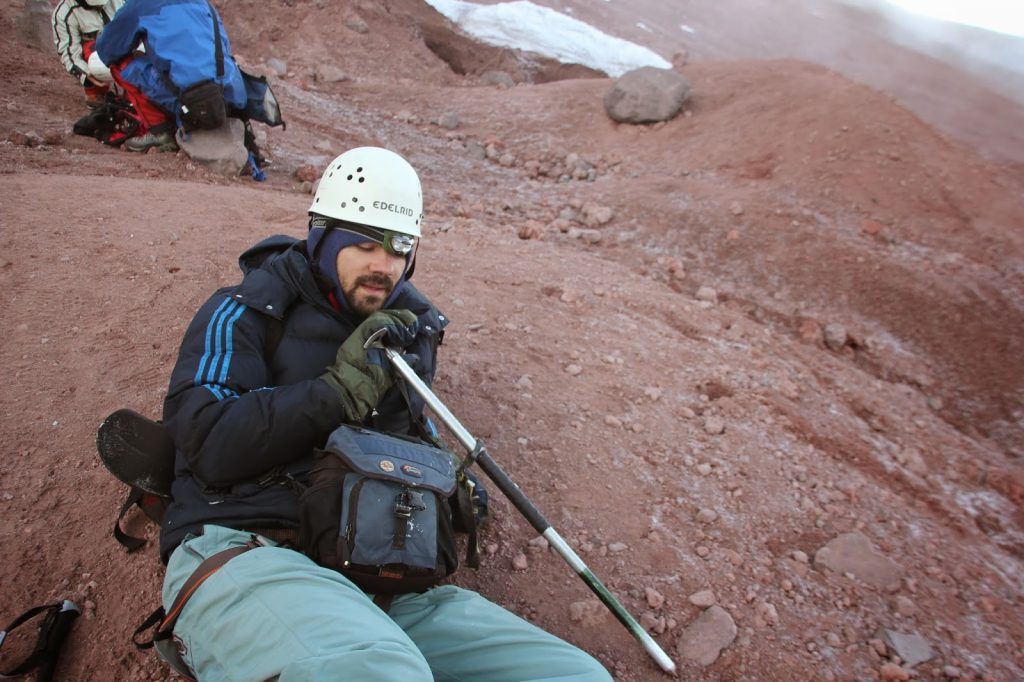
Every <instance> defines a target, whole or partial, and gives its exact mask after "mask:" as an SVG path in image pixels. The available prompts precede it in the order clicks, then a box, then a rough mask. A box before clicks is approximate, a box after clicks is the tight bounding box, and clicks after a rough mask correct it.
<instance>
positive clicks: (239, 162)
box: [178, 118, 249, 177]
mask: <svg viewBox="0 0 1024 682" xmlns="http://www.w3.org/2000/svg"><path fill="white" fill-rule="evenodd" d="M178 146H179V147H181V149H182V151H184V152H185V153H186V154H188V155H189V157H190V158H191V159H192V160H193V161H196V162H198V163H201V164H203V165H204V166H206V167H207V168H209V169H210V170H212V171H213V172H215V173H220V174H221V175H226V176H229V177H230V176H235V175H239V174H241V172H242V170H243V169H244V168H245V164H246V162H247V161H248V160H249V152H248V151H247V150H246V148H245V124H244V123H243V122H242V121H241V120H239V119H237V118H229V119H228V120H227V123H225V124H224V125H222V126H221V127H220V128H217V129H216V130H193V131H192V132H190V133H183V132H182V131H181V130H179V131H178Z"/></svg>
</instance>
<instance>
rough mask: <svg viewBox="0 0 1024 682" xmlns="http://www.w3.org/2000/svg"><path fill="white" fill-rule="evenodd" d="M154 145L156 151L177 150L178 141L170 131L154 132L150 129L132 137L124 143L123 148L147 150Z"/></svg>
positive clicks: (133, 150)
mask: <svg viewBox="0 0 1024 682" xmlns="http://www.w3.org/2000/svg"><path fill="white" fill-rule="evenodd" d="M154 147H156V150H157V151H158V152H176V151H178V143H177V142H176V141H175V140H174V135H173V134H172V133H171V132H170V131H164V132H162V133H154V132H153V131H152V130H151V131H149V132H148V133H146V134H145V135H139V136H137V137H133V138H131V139H130V140H128V141H126V142H125V143H124V148H125V149H127V150H128V151H130V152H147V151H149V150H150V149H152V148H154Z"/></svg>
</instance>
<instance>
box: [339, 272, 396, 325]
mask: <svg viewBox="0 0 1024 682" xmlns="http://www.w3.org/2000/svg"><path fill="white" fill-rule="evenodd" d="M364 284H365V285H369V286H373V287H381V288H383V289H384V291H383V292H382V293H381V294H366V293H361V292H360V291H359V287H360V286H362V285H364ZM394 288H395V282H394V280H392V279H391V278H390V277H388V276H387V275H382V274H376V275H362V276H361V277H357V278H356V279H355V281H354V282H352V286H350V287H348V288H347V289H342V293H343V294H344V295H345V301H346V302H348V307H349V308H351V309H352V310H353V311H355V312H356V313H358V314H359V315H362V316H364V317H365V316H367V315H370V314H371V313H375V312H377V311H378V310H380V309H381V308H382V307H383V306H384V302H385V301H386V300H388V296H390V295H391V292H392V291H393V290H394Z"/></svg>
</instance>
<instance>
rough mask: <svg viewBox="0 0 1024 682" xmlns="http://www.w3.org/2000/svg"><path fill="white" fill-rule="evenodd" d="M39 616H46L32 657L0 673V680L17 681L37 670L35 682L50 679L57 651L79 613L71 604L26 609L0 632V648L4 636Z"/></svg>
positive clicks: (41, 623)
mask: <svg viewBox="0 0 1024 682" xmlns="http://www.w3.org/2000/svg"><path fill="white" fill-rule="evenodd" d="M40 613H46V616H45V617H44V618H43V619H42V621H41V622H40V623H39V636H38V638H37V639H36V645H35V647H34V648H33V649H32V653H30V654H29V655H28V657H27V658H25V660H23V661H22V662H21V663H19V664H18V665H16V666H14V668H12V669H11V670H4V671H0V677H17V676H18V675H24V674H25V673H28V672H30V671H32V670H34V669H35V668H39V672H38V673H37V674H36V680H43V681H46V682H48V681H49V680H52V679H53V671H54V669H55V668H56V667H57V656H58V655H59V654H60V647H61V645H62V644H63V643H64V639H65V638H66V637H67V634H68V631H69V630H70V629H71V624H72V623H73V622H74V620H75V618H77V617H78V614H79V613H80V611H79V608H78V606H76V605H75V603H74V602H73V601H71V600H69V599H65V600H64V601H63V602H60V603H57V604H47V605H45V606H36V607H35V608H31V609H29V610H28V611H26V612H25V613H23V614H21V615H20V616H18V617H17V618H15V619H14V622H13V623H11V624H10V625H8V626H7V627H6V628H4V629H3V630H0V646H3V643H4V640H6V639H7V635H8V634H10V633H11V632H12V631H13V630H15V629H17V628H18V626H20V625H22V624H24V623H26V622H28V621H30V620H31V619H32V618H34V617H36V616H38V615H39V614H40Z"/></svg>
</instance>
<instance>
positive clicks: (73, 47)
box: [51, 0, 124, 109]
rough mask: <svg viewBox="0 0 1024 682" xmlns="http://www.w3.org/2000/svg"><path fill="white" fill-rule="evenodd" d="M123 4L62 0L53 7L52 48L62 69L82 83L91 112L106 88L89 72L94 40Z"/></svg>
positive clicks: (111, 0) (117, 1) (120, 1)
mask: <svg viewBox="0 0 1024 682" xmlns="http://www.w3.org/2000/svg"><path fill="white" fill-rule="evenodd" d="M123 4H124V0H61V1H60V2H59V3H57V6H56V7H54V8H53V14H52V15H51V20H52V28H53V44H54V47H56V48H57V54H58V55H59V56H60V61H61V63H62V64H63V65H64V69H65V70H66V71H67V72H68V73H69V74H71V76H72V77H73V78H74V79H75V80H76V81H78V82H79V83H80V84H81V86H82V88H83V91H84V94H85V103H86V106H88V107H89V108H90V109H92V108H95V107H97V106H99V105H100V104H102V103H103V100H104V98H105V97H106V95H107V92H108V86H107V84H106V83H104V82H102V81H101V80H99V79H97V78H96V77H95V75H94V74H92V73H90V69H89V57H90V55H91V54H92V51H93V47H94V45H95V43H96V38H97V37H98V36H99V35H100V33H101V32H102V31H103V29H104V28H105V27H106V26H107V24H109V23H110V21H111V20H112V19H113V18H114V16H115V15H116V14H117V11H118V10H119V9H120V8H121V6H122V5H123Z"/></svg>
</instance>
